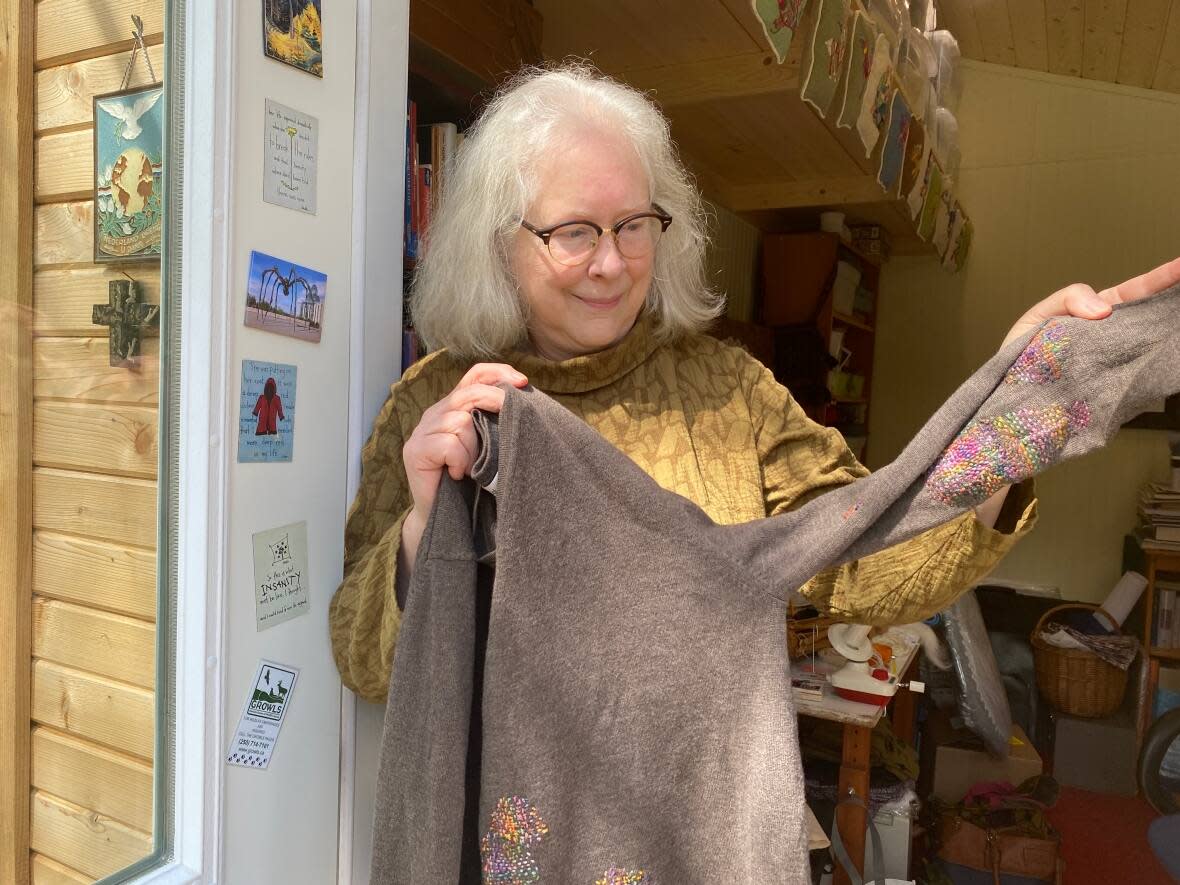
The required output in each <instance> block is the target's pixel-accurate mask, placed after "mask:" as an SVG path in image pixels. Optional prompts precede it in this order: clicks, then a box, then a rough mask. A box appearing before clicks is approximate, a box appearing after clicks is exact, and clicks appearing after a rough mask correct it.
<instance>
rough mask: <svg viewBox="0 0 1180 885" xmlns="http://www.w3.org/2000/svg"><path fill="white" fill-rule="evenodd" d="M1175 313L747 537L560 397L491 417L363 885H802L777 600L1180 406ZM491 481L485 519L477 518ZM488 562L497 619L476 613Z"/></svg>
mask: <svg viewBox="0 0 1180 885" xmlns="http://www.w3.org/2000/svg"><path fill="white" fill-rule="evenodd" d="M1178 302H1180V287H1176V288H1173V289H1171V290H1168V292H1166V293H1164V294H1162V295H1159V296H1157V297H1155V298H1152V299H1149V300H1147V301H1143V302H1138V303H1134V304H1128V305H1121V306H1119V307H1116V308H1115V310H1114V313H1113V314H1112V315H1111V316H1110V317H1109V318H1107V319H1105V320H1101V321H1085V320H1079V319H1073V318H1064V319H1054V320H1051V321H1048V322H1047V323H1045V324H1043V325H1042V326H1041V327H1040V328H1039V329H1037V330H1036V331H1035V332H1033V333H1030V335H1028V336H1025V338H1024V339H1022V340H1021V341H1016V342H1013V343H1011V344H1010V345H1009V346H1008V347H1006V348H1004V349H1002V350H1001V351H1000V352H999V353H998V354H996V356H994V357H993V358H992V359H991V360H989V361H988V362H987V364H985V365H984V366H983V367H982V368H980V369H979V370H978V371H977V372H976V373H975V374H974V375H972V376H971V378H969V379H968V380H967V381H966V382H965V383H964V384H963V385H962V386H961V387H960V388H959V390H958V391H956V392H955V394H954V395H952V397H951V398H950V399H949V400H948V401H947V402H946V403H945V404H944V405H943V406H942V407H941V408H940V409H939V410H938V412H937V413H936V414H935V415H934V416H933V417H932V418H931V419H930V421H929V422H927V424H926V425H925V426H924V427H923V429H922V430H921V432H920V433H919V434H918V436H917V437H915V439H914V440H913V441H912V442H911V443H910V445H909V446H908V447H907V448H906V449H905V451H903V452H902V454H901V455H900V456H899V457H898V458H897V459H896V460H895V461H894V462H893V463H892V464H890V465H888V466H887V467H885V468H883V469H882V470H880V471H878V472H877V473H874V474H872V475H871V476H869V477H866V478H864V479H861V480H858V481H856V482H854V483H851V484H849V485H846V486H843V487H841V488H839V489H837V490H835V491H832V492H830V493H828V494H825V495H823V496H821V497H820V498H818V499H816V500H814V501H811V502H810V503H808V504H807V505H805V506H804V507H802V508H800V509H798V510H796V511H792V512H789V513H785V514H782V515H779V516H776V517H773V518H771V519H765V520H757V521H754V522H750V523H745V524H742V525H736V526H720V525H717V524H715V523H713V522H712V521H711V520H710V519H709V518H708V517H707V516H706V515H705V514H704V513H703V512H702V511H701V510H700V509H699V508H698V507H697V506H696V505H694V504H692V503H691V502H689V501H688V500H686V499H684V498H682V497H680V496H678V495H675V494H672V493H670V492H667V491H665V490H663V489H661V488H660V487H659V486H658V485H656V484H655V483H654V482H653V481H652V480H651V479H650V478H649V477H648V476H647V475H646V474H644V473H643V472H642V471H641V470H639V469H638V468H637V467H636V466H635V465H634V464H633V463H631V462H630V460H629V459H628V458H627V457H626V456H624V455H622V454H621V453H620V452H618V451H617V450H616V449H614V448H613V447H612V446H610V445H609V444H608V443H606V442H605V441H604V440H603V439H602V438H601V437H600V436H598V434H596V433H595V432H594V431H593V430H591V429H590V428H589V427H587V426H586V425H585V424H583V423H582V422H580V421H578V420H577V419H576V418H574V417H573V416H572V415H570V414H569V413H568V412H566V411H565V410H564V409H562V408H561V407H560V406H558V405H557V404H556V403H554V402H553V401H552V400H550V399H549V398H548V397H546V396H545V395H544V394H541V393H539V392H537V391H535V390H532V389H525V390H522V391H518V390H515V389H511V388H509V389H507V391H506V398H505V404H504V409H503V411H502V412H501V414H500V416H499V418H498V422H497V420H496V419H495V417H494V416H486V415H478V416H477V417H478V419H479V425H480V427H481V438H482V440H483V447H482V452H481V456H480V459H479V461H478V462H477V463H476V464H475V466H474V468H473V470H472V477H473V479H472V480H471V481H465V482H463V483H454V482H452V481H450V480H447V479H444V482H443V485H442V487H441V488H440V491H439V495H438V499H437V501H436V504H435V507H434V510H433V512H432V514H431V517H430V521H429V524H428V525H427V528H426V533H425V535H424V537H423V541H422V544H421V546H420V548H419V553H418V559H417V564H416V568H415V570H414V573H413V580H412V584H411V587H410V592H409V597H408V600H407V603H406V609H405V620H404V622H403V625H402V631H401V639H400V641H399V644H398V647H397V652H396V657H395V660H394V672H393V679H392V682H391V688H390V695H389V704H388V708H387V714H386V723H385V734H384V737H383V747H382V757H381V771H380V776H379V777H380V782H379V787H378V801H377V812H376V831H375V851H374V865H373V881H374V882H379V883H393V882H405V883H421V882H430V883H435V882H438V883H447V882H460V881H461V882H468V881H471V882H474V881H478V880H479V877H480V869H481V868H482V877H483V881H485V882H505V883H516V882H521V883H523V882H548V883H555V885H558V883H560V885H565V883H579V882H584V883H587V885H589V883H598V882H605V883H609V885H622V883H629V885H634V883H643V885H649V883H657V882H658V883H663V885H673V883H675V885H680V883H696V882H700V883H718V882H725V883H735V882H749V883H767V882H799V883H803V882H806V881H808V873H807V855H806V850H805V833H804V825H803V822H804V815H803V787H802V779H801V771H800V764H799V750H798V743H797V740H796V732H795V713H794V709H793V706H792V703H791V695H790V690H789V683H788V678H787V677H788V668H789V664H788V659H787V653H786V645H785V637H784V627H783V620H784V616H785V596H786V594H787V593H788V591H790V590H791V589H793V588H797V587H798V586H800V585H801V584H802V583H803V582H804V581H806V580H807V579H808V578H809V577H810V576H812V575H814V574H815V573H817V572H818V571H819V570H821V569H823V568H825V567H827V566H830V565H832V564H835V563H841V562H847V561H851V560H854V559H857V558H859V557H861V556H864V555H866V554H869V553H871V552H873V551H875V550H879V549H882V548H884V547H887V546H889V545H892V544H896V543H898V542H900V541H902V540H904V539H906V538H909V537H913V536H914V535H916V534H918V533H919V532H922V531H924V530H926V529H928V528H930V527H931V526H934V525H937V524H939V523H941V522H944V521H946V520H948V519H951V518H953V517H954V516H955V515H957V514H959V513H961V512H963V511H965V510H966V509H968V508H971V507H974V506H976V505H977V504H979V503H981V502H982V501H984V500H986V499H987V498H988V497H989V496H990V495H991V494H992V493H993V492H994V491H996V490H997V489H998V488H999V487H1001V486H1002V485H1004V484H1007V483H1012V482H1017V481H1019V480H1021V479H1023V478H1026V477H1028V476H1031V475H1033V474H1035V473H1037V472H1040V471H1041V470H1044V469H1045V468H1047V467H1049V466H1050V465H1052V464H1053V463H1056V462H1057V461H1059V460H1061V459H1063V458H1069V457H1074V456H1077V455H1080V454H1082V453H1084V452H1087V451H1090V450H1092V449H1094V448H1097V447H1099V446H1101V445H1103V444H1104V443H1105V442H1106V441H1107V440H1108V439H1109V438H1110V437H1111V436H1113V434H1114V433H1115V432H1117V430H1118V428H1119V427H1120V426H1121V425H1122V424H1123V423H1124V422H1125V421H1126V420H1128V419H1129V418H1130V417H1132V416H1134V415H1135V414H1137V413H1138V412H1140V411H1142V410H1143V408H1144V407H1145V406H1146V405H1147V404H1149V403H1152V402H1155V401H1158V400H1160V399H1162V398H1163V397H1165V396H1167V395H1170V394H1174V393H1176V392H1177V391H1180V334H1178V332H1180V306H1178ZM493 477H495V478H496V493H495V497H496V507H495V510H494V516H493V509H492V508H491V507H490V506H489V505H488V494H487V493H486V492H484V493H482V494H480V492H479V491H478V487H479V486H480V485H486V484H487V483H488V482H489V481H491V480H492V478H493ZM493 519H494V520H495V521H494V523H493ZM473 528H474V531H473ZM493 544H494V551H493V550H492V549H491V547H492V545H493ZM493 556H494V559H495V574H494V595H493V594H491V593H490V592H489V590H488V588H486V587H485V588H484V590H483V591H482V592H480V591H477V585H478V584H479V575H480V574H481V572H482V573H483V574H484V575H485V577H486V576H490V572H488V571H486V565H479V561H480V560H481V559H482V560H483V561H484V562H485V563H486V562H488V561H489V560H490V559H492V558H493ZM481 602H482V603H483V604H484V605H486V606H488V611H486V612H483V613H481V612H480V611H479V608H480V604H481ZM485 630H486V634H484V635H482V636H481V633H482V631H485ZM485 638H486V652H485V650H484V648H483V645H484V640H485ZM473 709H474V711H475V714H474V715H475V720H474V721H473V719H472V710H473ZM471 737H473V738H474V742H472V741H469V738H471ZM476 771H478V780H475V779H474V778H473V777H472V775H473V773H474V772H476ZM465 813H466V825H467V826H466V830H465V828H464V823H465ZM477 849H478V855H477Z"/></svg>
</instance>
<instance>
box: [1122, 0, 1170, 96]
mask: <svg viewBox="0 0 1180 885" xmlns="http://www.w3.org/2000/svg"><path fill="white" fill-rule="evenodd" d="M1171 6H1172V2H1171V0H1127V21H1126V24H1125V25H1124V26H1123V49H1122V52H1121V53H1120V55H1119V68H1118V76H1117V79H1118V82H1120V83H1125V84H1126V85H1128V86H1140V87H1142V88H1144V89H1150V88H1151V86H1152V83H1153V82H1154V81H1155V72H1156V68H1157V67H1158V65H1159V62H1160V50H1161V49H1162V48H1163V45H1164V32H1165V31H1166V30H1167V27H1168V10H1169V9H1170V8H1171Z"/></svg>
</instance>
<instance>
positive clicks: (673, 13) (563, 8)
mask: <svg viewBox="0 0 1180 885" xmlns="http://www.w3.org/2000/svg"><path fill="white" fill-rule="evenodd" d="M536 8H537V9H538V11H539V12H540V13H541V15H542V17H543V19H544V22H545V28H544V31H543V36H542V44H541V45H542V48H543V50H544V52H545V55H546V57H548V58H563V57H565V56H567V55H578V56H588V57H589V58H590V59H591V60H592V61H593V62H594V63H595V64H597V65H598V66H599V67H600V68H602V69H603V70H609V71H618V70H622V69H623V68H631V67H648V66H651V65H656V64H679V63H682V62H688V61H700V60H702V59H708V58H724V57H725V56H729V55H738V54H740V53H743V52H750V51H751V50H758V49H764V48H765V46H764V45H762V44H761V43H758V42H755V41H754V40H753V38H751V36H750V34H749V33H747V30H746V28H744V27H743V26H742V25H741V24H739V22H738V21H737V19H736V18H735V17H734V15H733V13H731V12H730V10H729V9H727V8H726V7H725V6H724V5H722V4H721V3H719V2H717V0H644V2H642V3H635V2H628V0H602V2H596V3H570V2H569V0H537V4H536Z"/></svg>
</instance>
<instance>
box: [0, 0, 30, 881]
mask: <svg viewBox="0 0 1180 885" xmlns="http://www.w3.org/2000/svg"><path fill="white" fill-rule="evenodd" d="M35 18H36V13H35V10H34V8H33V4H32V2H31V0H0V35H3V36H2V38H0V39H2V40H3V43H2V44H0V46H2V48H0V108H3V109H4V117H5V119H4V120H3V124H2V125H0V882H5V883H9V882H11V883H17V885H24V883H25V882H26V881H27V880H28V877H29V854H28V844H29V816H28V812H27V808H28V796H29V730H28V722H29V687H30V648H29V642H30V630H29V620H30V600H29V596H28V585H29V571H30V565H31V558H30V542H31V536H32V528H31V525H30V523H31V494H32V474H31V470H30V463H31V460H32V459H31V452H32V442H31V441H32V406H33V404H32V396H31V393H30V391H31V387H32V381H31V362H32V358H31V348H30V344H31V338H32V330H31V328H30V327H29V324H30V319H31V314H32V307H33V285H32V278H33V262H32V236H31V233H32V218H33V181H32V179H31V178H30V176H29V173H28V170H29V169H31V168H32V166H33V55H34V46H35V44H34V33H33V29H34V21H35Z"/></svg>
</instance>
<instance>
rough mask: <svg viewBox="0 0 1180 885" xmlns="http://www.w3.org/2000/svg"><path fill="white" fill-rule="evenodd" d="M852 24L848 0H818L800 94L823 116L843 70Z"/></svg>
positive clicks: (831, 100)
mask: <svg viewBox="0 0 1180 885" xmlns="http://www.w3.org/2000/svg"><path fill="white" fill-rule="evenodd" d="M851 23H852V15H851V9H850V7H849V5H848V0H819V8H818V10H817V11H816V14H815V28H814V29H813V30H812V32H811V42H810V43H809V45H808V47H807V58H806V60H805V61H804V64H803V69H804V72H805V73H804V75H803V86H802V87H801V88H800V90H799V95H800V97H801V98H802V99H803V100H804V101H805V102H807V103H808V104H809V105H811V106H812V107H813V108H815V111H816V113H818V114H819V115H820V117H821V118H822V117H826V116H827V115H828V110H829V109H830V108H831V106H832V102H833V101H834V100H835V98H836V89H837V87H838V86H839V85H840V77H841V75H842V74H843V73H844V68H845V65H844V59H845V54H846V52H847V49H848V38H849V36H850V33H849V26H850V25H851Z"/></svg>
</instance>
